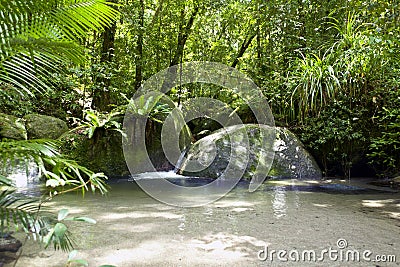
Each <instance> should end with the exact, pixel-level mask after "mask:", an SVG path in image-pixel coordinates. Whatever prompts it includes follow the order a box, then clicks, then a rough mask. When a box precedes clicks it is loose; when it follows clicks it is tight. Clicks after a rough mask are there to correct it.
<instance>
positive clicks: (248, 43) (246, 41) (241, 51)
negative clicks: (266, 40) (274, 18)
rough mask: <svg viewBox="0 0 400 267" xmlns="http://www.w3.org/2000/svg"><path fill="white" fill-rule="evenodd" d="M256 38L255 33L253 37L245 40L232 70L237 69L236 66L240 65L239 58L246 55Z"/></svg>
mask: <svg viewBox="0 0 400 267" xmlns="http://www.w3.org/2000/svg"><path fill="white" fill-rule="evenodd" d="M254 37H256V34H255V33H253V34H252V35H250V37H249V38H248V39H245V40H244V41H243V43H242V46H241V47H240V49H239V52H238V54H237V55H236V58H235V59H234V60H233V63H232V65H231V67H232V68H235V67H236V65H237V64H238V63H239V58H241V57H242V56H243V55H244V53H245V52H246V50H247V48H249V46H250V44H251V42H252V41H253V39H254Z"/></svg>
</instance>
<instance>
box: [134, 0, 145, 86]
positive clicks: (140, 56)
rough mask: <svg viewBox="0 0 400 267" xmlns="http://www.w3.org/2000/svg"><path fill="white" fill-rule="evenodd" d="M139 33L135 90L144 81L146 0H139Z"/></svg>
mask: <svg viewBox="0 0 400 267" xmlns="http://www.w3.org/2000/svg"><path fill="white" fill-rule="evenodd" d="M139 3H140V9H139V33H138V39H137V43H136V51H137V55H136V73H135V90H137V89H139V87H140V85H141V84H142V81H143V74H142V72H143V35H144V0H139Z"/></svg>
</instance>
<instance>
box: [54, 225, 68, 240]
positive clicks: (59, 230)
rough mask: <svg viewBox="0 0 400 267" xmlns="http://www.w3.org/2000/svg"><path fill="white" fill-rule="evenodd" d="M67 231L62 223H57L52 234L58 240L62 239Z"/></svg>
mask: <svg viewBox="0 0 400 267" xmlns="http://www.w3.org/2000/svg"><path fill="white" fill-rule="evenodd" d="M67 230H68V228H67V226H66V225H65V224H63V223H57V224H56V226H54V234H55V235H56V236H57V237H58V238H60V239H61V238H63V237H64V235H65V232H66V231H67Z"/></svg>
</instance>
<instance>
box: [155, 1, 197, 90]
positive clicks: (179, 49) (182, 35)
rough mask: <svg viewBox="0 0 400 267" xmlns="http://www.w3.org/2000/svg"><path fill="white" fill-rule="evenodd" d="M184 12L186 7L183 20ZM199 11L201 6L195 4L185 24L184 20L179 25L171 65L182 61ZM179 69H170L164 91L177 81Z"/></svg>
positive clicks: (163, 87) (164, 83)
mask: <svg viewBox="0 0 400 267" xmlns="http://www.w3.org/2000/svg"><path fill="white" fill-rule="evenodd" d="M183 12H184V9H183V10H182V20H183V19H184V13H183ZM198 13H199V7H198V6H195V7H194V9H193V11H192V13H191V15H190V17H189V20H188V21H187V22H186V24H184V22H183V21H182V23H181V26H180V27H179V33H178V42H177V46H176V50H175V53H174V55H173V57H172V59H171V61H170V64H169V66H170V67H172V66H175V65H178V64H179V63H180V62H182V58H183V51H184V49H185V45H186V41H187V39H188V37H189V35H190V34H191V32H192V27H193V24H194V21H195V19H196V16H197V14H198ZM177 70H178V69H177V68H173V69H171V70H170V71H169V73H168V77H167V78H166V79H165V80H164V82H163V85H162V87H161V88H162V91H164V90H165V89H166V88H170V87H171V86H172V84H173V83H174V82H175V80H176V78H177Z"/></svg>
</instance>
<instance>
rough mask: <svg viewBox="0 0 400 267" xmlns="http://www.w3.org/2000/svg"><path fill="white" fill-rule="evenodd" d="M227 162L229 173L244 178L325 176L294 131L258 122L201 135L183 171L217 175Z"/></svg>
mask: <svg viewBox="0 0 400 267" xmlns="http://www.w3.org/2000/svg"><path fill="white" fill-rule="evenodd" d="M228 132H229V133H230V135H231V137H230V135H229V134H228ZM247 142H248V146H247V145H246V143H247ZM228 164H229V166H230V170H232V171H230V173H233V174H234V175H235V174H238V173H243V175H242V176H241V177H242V178H244V179H251V178H252V177H254V175H255V174H261V176H264V177H265V175H266V176H268V177H270V178H280V179H282V178H288V179H294V178H296V179H303V178H307V179H310V178H312V179H321V178H322V173H321V170H320V169H319V167H318V165H317V163H316V162H315V160H314V159H313V158H312V156H311V155H310V154H309V153H308V152H307V151H306V150H305V149H304V146H303V144H302V143H301V141H300V140H299V139H298V138H297V137H296V136H295V135H294V134H293V133H291V132H290V131H289V130H287V129H285V128H279V127H276V128H272V127H269V126H260V125H256V124H246V125H235V126H230V127H227V128H224V129H220V130H218V131H216V132H214V133H213V134H211V135H209V136H207V137H205V138H202V139H200V140H199V141H197V142H196V143H195V144H194V145H193V146H192V147H191V149H190V150H189V152H188V154H187V157H186V160H185V161H184V162H183V164H182V167H181V171H180V173H183V174H184V175H189V176H197V177H209V178H218V177H220V175H222V174H223V173H224V172H225V170H226V168H227V166H228ZM193 170H195V171H193ZM268 170H269V171H268ZM263 171H265V172H268V173H262V172H263ZM224 175H225V174H224ZM226 176H228V177H227V178H229V175H226Z"/></svg>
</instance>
